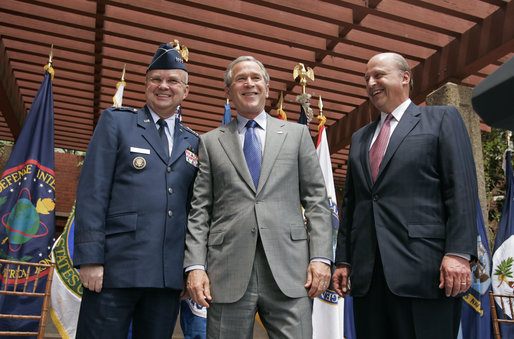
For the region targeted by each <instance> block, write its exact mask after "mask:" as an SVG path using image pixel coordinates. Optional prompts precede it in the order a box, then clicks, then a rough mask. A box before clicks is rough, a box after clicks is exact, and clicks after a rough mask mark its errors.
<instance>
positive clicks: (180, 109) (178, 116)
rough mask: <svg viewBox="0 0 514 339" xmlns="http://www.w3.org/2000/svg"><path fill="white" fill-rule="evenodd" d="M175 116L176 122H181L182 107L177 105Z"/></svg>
mask: <svg viewBox="0 0 514 339" xmlns="http://www.w3.org/2000/svg"><path fill="white" fill-rule="evenodd" d="M175 115H176V116H177V118H178V121H180V122H182V105H178V107H177V111H176V112H175Z"/></svg>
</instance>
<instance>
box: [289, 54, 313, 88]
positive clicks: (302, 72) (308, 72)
mask: <svg viewBox="0 0 514 339" xmlns="http://www.w3.org/2000/svg"><path fill="white" fill-rule="evenodd" d="M298 77H300V85H302V94H305V86H307V78H309V79H311V80H312V81H314V70H313V69H312V68H310V67H307V68H305V65H304V64H302V63H301V62H300V63H299V64H298V65H296V66H294V69H293V79H296V78H298Z"/></svg>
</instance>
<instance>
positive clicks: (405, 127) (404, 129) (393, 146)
mask: <svg viewBox="0 0 514 339" xmlns="http://www.w3.org/2000/svg"><path fill="white" fill-rule="evenodd" d="M420 113H421V112H420V110H419V108H418V106H416V105H415V104H413V103H411V104H410V105H409V107H407V110H405V113H404V114H403V117H402V118H401V120H400V122H399V123H398V126H396V128H395V129H394V132H393V134H392V135H391V138H390V139H389V144H388V145H387V149H386V152H385V154H384V158H383V159H382V162H381V163H380V168H379V170H378V176H377V181H378V180H379V178H380V175H381V174H382V171H383V170H384V168H385V167H386V166H387V164H388V163H389V161H390V160H391V158H392V157H393V155H394V153H395V152H396V150H397V149H398V147H399V146H400V144H401V143H402V142H403V139H405V137H406V136H407V135H408V134H409V133H410V131H412V129H413V128H414V126H416V124H417V123H418V122H419V119H420V117H419V115H420Z"/></svg>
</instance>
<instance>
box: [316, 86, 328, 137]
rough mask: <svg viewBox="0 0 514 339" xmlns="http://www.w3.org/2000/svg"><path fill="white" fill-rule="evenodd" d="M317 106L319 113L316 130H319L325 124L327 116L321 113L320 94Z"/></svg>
mask: <svg viewBox="0 0 514 339" xmlns="http://www.w3.org/2000/svg"><path fill="white" fill-rule="evenodd" d="M318 108H319V115H318V117H317V118H318V132H319V131H320V130H321V127H322V126H323V125H325V123H326V122H327V117H326V116H324V115H323V100H321V95H320V96H319V100H318Z"/></svg>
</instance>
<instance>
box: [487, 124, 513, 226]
mask: <svg viewBox="0 0 514 339" xmlns="http://www.w3.org/2000/svg"><path fill="white" fill-rule="evenodd" d="M482 145H483V154H484V175H485V189H486V194H487V202H488V207H489V215H488V220H489V223H490V224H491V225H492V226H493V225H494V226H493V227H494V228H496V225H497V224H498V222H499V221H500V217H501V212H502V209H503V202H504V196H505V174H504V173H503V169H502V162H503V154H504V152H505V150H506V149H507V137H506V131H505V130H502V129H498V128H492V129H491V133H487V132H482Z"/></svg>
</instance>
